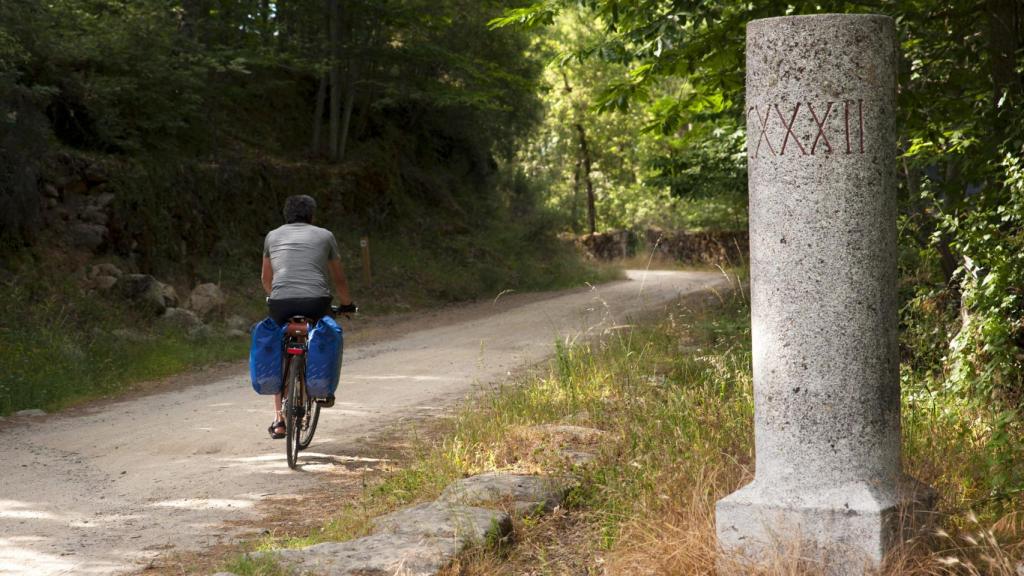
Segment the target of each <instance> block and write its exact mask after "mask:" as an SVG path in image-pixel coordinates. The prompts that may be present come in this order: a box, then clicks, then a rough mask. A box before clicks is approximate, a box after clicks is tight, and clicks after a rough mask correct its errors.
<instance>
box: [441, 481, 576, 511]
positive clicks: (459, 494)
mask: <svg viewBox="0 0 1024 576" xmlns="http://www.w3.org/2000/svg"><path fill="white" fill-rule="evenodd" d="M565 493H566V486H565V485H564V482H562V481H559V480H557V479H554V478H547V477H543V476H530V475H525V474H507V473H503V472H490V473H487V474H480V475H478V476H470V477H469V478H463V479H462V480H459V481H457V482H455V483H453V484H451V485H450V486H448V487H447V488H445V489H444V492H442V493H441V497H440V498H438V501H439V502H450V503H453V504H463V505H466V506H479V505H482V504H488V503H494V502H510V503H511V505H512V510H513V512H514V513H515V514H516V515H523V514H531V513H533V512H537V511H540V510H545V511H551V510H554V509H555V507H556V506H558V505H559V504H561V503H562V500H563V499H564V498H565Z"/></svg>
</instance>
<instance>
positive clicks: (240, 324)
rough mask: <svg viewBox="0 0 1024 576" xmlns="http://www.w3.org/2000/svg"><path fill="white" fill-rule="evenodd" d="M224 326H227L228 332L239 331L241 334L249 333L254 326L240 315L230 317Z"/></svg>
mask: <svg viewBox="0 0 1024 576" xmlns="http://www.w3.org/2000/svg"><path fill="white" fill-rule="evenodd" d="M224 325H225V326H227V328H228V330H239V331H241V332H247V331H248V330H249V328H250V327H251V326H252V322H249V321H248V320H246V319H245V318H243V317H241V316H239V315H238V314H232V315H231V316H228V319H227V320H225V321H224Z"/></svg>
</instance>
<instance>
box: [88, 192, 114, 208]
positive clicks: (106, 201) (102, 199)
mask: <svg viewBox="0 0 1024 576" xmlns="http://www.w3.org/2000/svg"><path fill="white" fill-rule="evenodd" d="M113 201H114V195H113V194H111V193H110V192H102V193H100V194H97V195H95V196H93V198H92V205H93V206H95V207H96V208H98V209H100V210H106V209H107V206H110V203H111V202H113Z"/></svg>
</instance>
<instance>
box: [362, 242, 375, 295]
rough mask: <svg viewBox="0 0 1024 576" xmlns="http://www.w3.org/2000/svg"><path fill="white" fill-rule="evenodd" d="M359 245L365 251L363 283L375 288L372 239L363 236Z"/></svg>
mask: <svg viewBox="0 0 1024 576" xmlns="http://www.w3.org/2000/svg"><path fill="white" fill-rule="evenodd" d="M359 247H360V248H362V251H363V283H364V284H366V287H367V288H373V276H372V275H371V274H370V239H369V238H368V237H366V236H363V237H362V238H360V239H359Z"/></svg>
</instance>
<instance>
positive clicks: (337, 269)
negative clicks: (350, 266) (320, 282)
mask: <svg viewBox="0 0 1024 576" xmlns="http://www.w3.org/2000/svg"><path fill="white" fill-rule="evenodd" d="M327 268H328V269H329V270H330V271H331V280H332V281H334V289H335V290H337V292H338V303H339V304H341V305H342V306H347V305H349V304H351V303H352V296H351V295H350V294H349V293H348V278H346V277H345V269H344V268H342V266H341V260H339V259H337V258H332V259H331V260H329V261H328V262H327Z"/></svg>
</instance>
